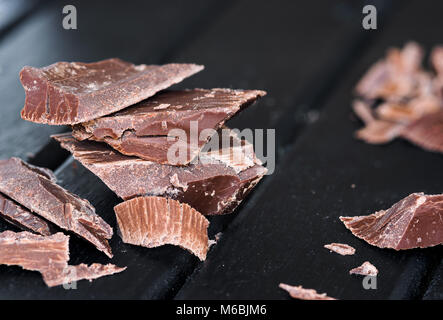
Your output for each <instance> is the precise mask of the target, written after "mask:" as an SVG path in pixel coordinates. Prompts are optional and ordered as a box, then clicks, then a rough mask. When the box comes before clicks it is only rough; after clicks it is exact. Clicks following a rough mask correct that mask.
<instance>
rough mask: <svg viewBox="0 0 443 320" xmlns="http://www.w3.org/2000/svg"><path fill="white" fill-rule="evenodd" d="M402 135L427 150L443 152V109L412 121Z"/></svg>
mask: <svg viewBox="0 0 443 320" xmlns="http://www.w3.org/2000/svg"><path fill="white" fill-rule="evenodd" d="M401 136H402V138H404V139H406V140H408V141H410V142H412V143H414V144H416V145H418V146H420V147H422V148H423V149H425V150H428V151H433V152H441V153H443V110H442V111H440V112H437V113H431V114H428V115H426V116H423V117H421V118H419V119H418V120H416V121H414V122H412V123H411V124H409V125H408V126H406V128H405V129H404V130H402V132H401Z"/></svg>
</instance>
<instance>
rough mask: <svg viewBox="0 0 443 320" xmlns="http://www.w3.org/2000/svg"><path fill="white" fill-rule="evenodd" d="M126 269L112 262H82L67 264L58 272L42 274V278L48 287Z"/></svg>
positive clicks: (95, 277) (90, 279) (93, 278)
mask: <svg viewBox="0 0 443 320" xmlns="http://www.w3.org/2000/svg"><path fill="white" fill-rule="evenodd" d="M124 270H126V267H117V266H116V265H113V264H110V263H108V264H105V265H103V264H100V263H93V264H91V265H90V266H88V265H86V264H84V263H82V264H79V265H74V266H71V265H67V266H65V267H64V268H63V269H62V270H60V271H59V272H50V273H45V274H43V280H44V281H45V283H46V284H47V285H48V287H54V286H59V285H62V284H66V283H72V282H76V281H80V280H89V281H92V280H95V279H98V278H101V277H104V276H109V275H112V274H116V273H120V272H122V271H124Z"/></svg>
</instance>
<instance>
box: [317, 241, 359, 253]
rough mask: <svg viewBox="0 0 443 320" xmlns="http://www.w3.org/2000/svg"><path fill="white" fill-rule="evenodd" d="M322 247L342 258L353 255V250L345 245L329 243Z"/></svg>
mask: <svg viewBox="0 0 443 320" xmlns="http://www.w3.org/2000/svg"><path fill="white" fill-rule="evenodd" d="M324 247H325V248H326V249H329V250H330V251H331V252H332V251H333V252H335V253H338V254H340V255H342V256H348V255H353V254H355V249H354V248H353V247H351V246H350V245H347V244H345V243H330V244H325V245H324Z"/></svg>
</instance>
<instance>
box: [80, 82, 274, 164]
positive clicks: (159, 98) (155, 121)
mask: <svg viewBox="0 0 443 320" xmlns="http://www.w3.org/2000/svg"><path fill="white" fill-rule="evenodd" d="M265 94H266V93H265V92H264V91H258V90H231V89H211V90H206V89H193V90H184V91H169V92H164V93H160V94H158V95H156V96H154V97H152V98H150V99H148V100H145V101H142V102H140V103H138V104H136V105H135V106H132V107H130V108H128V109H125V110H123V111H120V112H117V113H115V114H113V115H110V116H106V117H102V118H99V119H95V120H92V121H89V122H86V123H81V124H79V125H76V126H74V128H73V136H74V137H75V138H76V139H78V140H85V139H89V140H95V141H104V142H106V143H108V144H109V145H110V146H112V147H113V148H114V149H116V150H118V151H120V152H121V153H123V154H126V155H133V156H137V157H140V158H142V159H145V160H150V161H155V162H159V163H163V164H167V163H168V164H172V165H185V164H188V163H189V162H190V161H191V160H192V159H194V158H195V157H196V156H197V155H198V153H199V152H200V150H201V148H202V147H203V146H204V145H205V144H206V143H207V141H208V139H209V138H210V135H209V136H208V135H205V136H203V137H200V135H201V134H203V132H202V131H203V130H205V129H214V130H217V129H218V128H220V127H221V126H222V125H223V124H224V122H225V121H226V120H228V119H229V118H231V117H232V116H233V115H234V114H235V113H237V112H238V111H239V110H240V109H242V108H244V107H245V106H247V105H249V104H251V103H252V102H254V101H255V100H256V99H257V98H258V97H260V96H264V95H265ZM193 126H194V127H193ZM172 129H181V130H183V133H185V134H186V135H185V136H184V137H180V136H178V137H176V138H175V139H174V137H173V136H170V137H169V138H168V134H169V133H170V130H172ZM178 142H181V143H183V144H184V148H185V150H186V149H187V152H186V153H185V154H183V156H182V157H181V158H180V159H169V160H168V150H169V148H170V147H171V146H172V145H174V144H176V143H178Z"/></svg>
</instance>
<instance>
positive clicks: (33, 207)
mask: <svg viewBox="0 0 443 320" xmlns="http://www.w3.org/2000/svg"><path fill="white" fill-rule="evenodd" d="M41 170H43V169H41ZM41 170H35V168H34V170H33V169H32V168H31V167H30V166H29V165H28V164H26V163H25V162H23V161H22V160H20V159H18V158H10V159H8V160H1V161H0V192H1V193H3V194H4V195H6V196H8V197H9V198H11V199H13V200H14V201H16V202H17V203H19V204H21V205H22V206H24V207H25V208H27V209H28V210H30V211H31V212H33V213H35V214H37V215H39V216H41V217H43V218H45V219H46V220H48V221H50V222H52V223H54V224H55V225H57V226H59V227H60V228H62V229H65V230H68V231H72V232H74V233H76V234H77V235H79V236H80V237H82V238H84V239H86V240H88V241H89V242H91V243H92V244H93V245H95V246H96V247H97V249H99V250H100V251H103V252H104V253H105V254H106V255H108V256H109V257H112V253H111V248H110V246H109V244H108V241H107V240H108V239H110V238H111V237H112V233H113V231H112V228H111V227H110V226H109V225H108V224H107V223H106V222H105V221H104V220H103V219H102V218H101V217H100V216H98V215H97V214H96V213H95V209H94V207H93V206H92V205H91V204H90V203H89V202H88V201H87V200H85V199H81V198H79V197H78V196H76V195H74V194H72V193H70V192H68V191H67V190H65V189H63V188H62V187H60V186H59V185H57V184H55V183H54V181H52V180H50V179H48V177H47V176H46V175H43V174H41Z"/></svg>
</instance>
